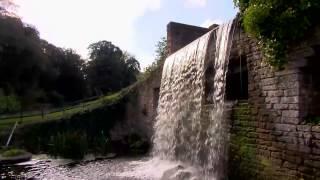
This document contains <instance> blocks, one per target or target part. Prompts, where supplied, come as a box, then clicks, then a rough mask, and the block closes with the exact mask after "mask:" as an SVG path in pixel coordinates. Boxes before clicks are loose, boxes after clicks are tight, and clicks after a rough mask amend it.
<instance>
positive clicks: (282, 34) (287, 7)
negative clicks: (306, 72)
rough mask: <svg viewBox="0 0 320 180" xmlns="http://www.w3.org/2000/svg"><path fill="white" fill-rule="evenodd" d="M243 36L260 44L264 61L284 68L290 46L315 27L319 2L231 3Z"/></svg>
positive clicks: (266, 0) (246, 0)
mask: <svg viewBox="0 0 320 180" xmlns="http://www.w3.org/2000/svg"><path fill="white" fill-rule="evenodd" d="M234 3H235V5H236V6H237V7H239V9H240V15H241V19H242V23H243V27H244V29H245V31H246V32H248V33H249V34H250V35H252V36H254V37H256V38H257V39H258V40H259V41H260V45H261V47H262V49H263V52H264V55H265V58H266V59H267V60H268V62H269V63H270V64H271V65H272V66H274V67H277V68H283V66H284V65H285V63H286V54H287V51H288V48H289V46H290V45H292V44H293V43H295V42H296V41H299V40H301V39H302V38H303V37H304V36H305V34H306V33H307V32H308V30H309V29H310V28H311V27H312V26H314V25H316V24H317V23H318V20H317V17H318V16H319V15H320V2H319V1H318V0H293V1H279V0H234Z"/></svg>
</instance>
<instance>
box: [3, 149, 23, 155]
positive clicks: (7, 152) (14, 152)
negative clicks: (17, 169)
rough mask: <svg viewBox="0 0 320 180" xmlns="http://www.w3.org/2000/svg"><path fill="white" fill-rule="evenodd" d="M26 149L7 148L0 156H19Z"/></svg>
mask: <svg viewBox="0 0 320 180" xmlns="http://www.w3.org/2000/svg"><path fill="white" fill-rule="evenodd" d="M25 153H26V151H24V150H21V149H9V150H5V151H4V152H2V153H1V156H3V157H14V156H19V155H23V154H25Z"/></svg>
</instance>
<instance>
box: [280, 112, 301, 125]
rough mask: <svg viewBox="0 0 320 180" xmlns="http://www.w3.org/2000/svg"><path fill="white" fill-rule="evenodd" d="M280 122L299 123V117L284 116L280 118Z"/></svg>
mask: <svg viewBox="0 0 320 180" xmlns="http://www.w3.org/2000/svg"><path fill="white" fill-rule="evenodd" d="M291 115H293V114H291ZM281 122H282V123H284V124H299V123H300V120H299V118H292V117H286V116H284V117H282V118H281Z"/></svg>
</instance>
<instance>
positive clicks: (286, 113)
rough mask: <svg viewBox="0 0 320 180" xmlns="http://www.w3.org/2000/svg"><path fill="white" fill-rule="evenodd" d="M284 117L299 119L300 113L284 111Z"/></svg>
mask: <svg viewBox="0 0 320 180" xmlns="http://www.w3.org/2000/svg"><path fill="white" fill-rule="evenodd" d="M282 116H283V117H289V118H298V117H299V111H296V110H284V111H282Z"/></svg>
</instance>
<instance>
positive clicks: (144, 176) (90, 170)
mask: <svg viewBox="0 0 320 180" xmlns="http://www.w3.org/2000/svg"><path fill="white" fill-rule="evenodd" d="M177 166H178V163H175V162H169V161H163V160H159V159H157V158H150V157H135V158H115V159H106V160H87V161H81V162H76V161H72V160H67V159H54V158H50V157H47V156H45V155H42V156H36V157H34V158H33V159H32V160H31V161H29V162H26V163H20V164H16V165H12V166H6V167H0V179H48V180H49V179H50V180H55V179H56V180H62V179H63V180H65V179H66V180H81V179H90V180H91V179H107V180H109V179H110V180H157V179H161V177H162V175H163V173H164V172H165V171H167V170H168V169H172V168H175V167H177Z"/></svg>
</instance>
